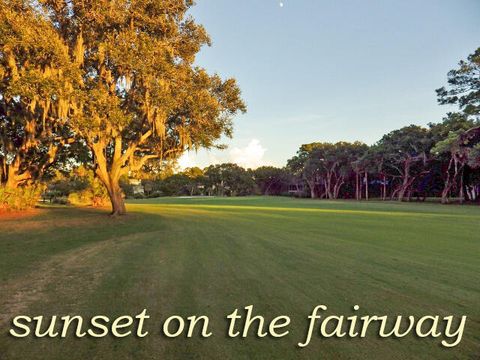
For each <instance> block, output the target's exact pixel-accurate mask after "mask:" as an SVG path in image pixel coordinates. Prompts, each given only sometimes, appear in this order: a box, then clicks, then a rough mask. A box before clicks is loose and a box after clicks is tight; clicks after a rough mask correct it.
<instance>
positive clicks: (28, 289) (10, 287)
mask: <svg viewBox="0 0 480 360" xmlns="http://www.w3.org/2000/svg"><path fill="white" fill-rule="evenodd" d="M135 238H136V236H135V235H133V236H128V237H125V238H118V239H111V240H106V241H102V242H98V243H94V244H90V245H87V246H84V247H82V248H80V249H75V250H73V251H69V252H67V253H63V254H60V255H56V256H54V257H52V258H51V259H49V260H47V261H46V262H44V263H42V264H40V265H39V266H38V267H37V268H36V269H35V270H34V271H32V272H31V273H29V274H27V275H25V276H23V277H21V278H15V279H12V280H11V281H7V282H6V283H4V284H1V285H0V294H1V297H0V308H1V309H2V312H1V314H0V325H4V324H6V323H8V322H9V321H11V319H12V318H13V317H14V316H16V315H20V314H21V313H22V312H23V311H25V310H26V309H28V308H29V307H30V306H31V305H33V304H34V303H36V302H48V301H49V299H51V298H52V297H54V296H57V297H58V296H62V298H66V299H71V301H72V302H75V301H77V299H78V293H79V292H81V293H82V297H84V298H88V293H89V292H92V291H94V290H95V288H96V286H98V284H99V282H100V281H101V279H102V277H103V276H104V275H105V274H106V273H108V270H109V269H110V268H111V267H112V266H114V264H115V259H118V258H119V257H118V256H117V257H115V255H116V253H118V251H122V249H124V248H126V247H127V246H128V245H129V244H131V241H130V240H135ZM85 295H87V296H85ZM72 305H75V304H73V303H72Z"/></svg>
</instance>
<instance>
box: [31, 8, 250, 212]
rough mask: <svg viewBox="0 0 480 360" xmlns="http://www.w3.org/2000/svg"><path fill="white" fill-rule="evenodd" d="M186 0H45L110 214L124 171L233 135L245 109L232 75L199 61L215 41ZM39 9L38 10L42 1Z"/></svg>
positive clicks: (72, 118) (74, 116) (74, 121)
mask: <svg viewBox="0 0 480 360" xmlns="http://www.w3.org/2000/svg"><path fill="white" fill-rule="evenodd" d="M192 4H193V2H192V1H190V0H182V1H179V0H165V1H156V0H141V1H135V2H131V1H127V0H123V1H122V0H120V1H115V2H109V3H108V4H106V3H105V2H104V1H101V0H91V1H87V2H85V1H80V0H72V1H66V0H40V1H39V2H38V3H37V4H36V5H35V8H40V7H42V8H41V11H42V13H43V14H46V15H47V16H48V19H49V22H50V24H51V27H52V28H53V29H55V31H56V33H57V34H58V36H59V37H61V38H62V40H63V42H64V43H65V44H66V45H67V46H68V53H69V54H71V57H72V59H73V62H74V64H75V65H76V67H77V68H78V69H79V71H80V72H81V80H82V81H81V85H80V86H78V87H77V89H76V90H77V102H76V103H75V104H74V106H73V108H72V110H71V111H70V112H69V117H68V118H69V126H70V127H71V129H72V130H73V131H74V132H75V133H76V134H77V135H78V136H80V137H81V138H82V140H83V141H84V142H85V144H86V145H87V146H88V147H89V149H90V151H91V155H92V161H93V163H94V165H95V172H96V175H97V176H98V177H99V179H100V180H101V181H102V182H103V184H104V185H105V187H106V188H107V190H108V193H109V196H110V199H111V203H112V213H113V214H124V213H125V212H126V211H125V205H124V201H123V198H122V192H121V188H120V185H119V179H120V177H121V176H122V175H124V174H128V173H129V172H130V171H137V170H139V169H141V168H142V167H143V166H144V165H145V164H146V163H147V162H148V161H150V160H152V159H160V160H165V159H174V158H176V157H178V156H179V155H180V154H181V153H182V152H183V151H184V150H185V149H187V148H198V147H206V148H209V147H212V146H215V141H216V140H217V139H219V138H220V136H221V135H227V136H230V135H231V130H232V123H231V118H232V116H233V115H234V114H236V113H237V112H238V111H245V105H244V103H243V102H242V100H241V98H240V90H239V88H238V87H237V85H236V83H235V81H234V80H233V79H228V80H225V81H224V80H222V79H221V78H220V77H219V76H217V75H209V74H207V72H206V71H205V70H204V69H202V68H199V67H196V66H194V60H195V55H196V54H197V53H198V51H199V50H200V49H201V47H202V46H203V45H207V44H209V38H208V35H207V34H206V32H205V30H204V28H203V27H202V26H200V25H198V24H196V23H195V22H194V20H193V19H192V18H191V17H190V16H188V14H187V12H188V10H189V8H190V6H192ZM39 11H40V9H39Z"/></svg>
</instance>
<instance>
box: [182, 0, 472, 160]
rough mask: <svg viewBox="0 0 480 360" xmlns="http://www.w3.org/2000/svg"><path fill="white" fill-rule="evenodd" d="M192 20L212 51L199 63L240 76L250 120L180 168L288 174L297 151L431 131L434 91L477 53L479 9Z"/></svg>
mask: <svg viewBox="0 0 480 360" xmlns="http://www.w3.org/2000/svg"><path fill="white" fill-rule="evenodd" d="M191 13H192V15H193V16H194V17H195V19H196V20H197V22H199V23H201V24H203V25H204V26H205V27H206V29H207V31H208V33H209V34H210V36H211V38H212V41H213V46H212V47H206V48H203V49H202V51H201V53H200V54H199V56H198V58H197V63H198V64H199V65H201V66H203V67H205V68H207V69H208V70H209V71H210V72H217V73H219V74H220V75H222V76H224V77H235V78H236V79H237V81H238V83H239V85H240V87H241V89H242V92H243V98H244V99H245V101H246V103H247V106H248V113H247V114H246V115H240V116H237V117H236V118H235V132H234V137H233V139H224V140H223V141H222V143H225V144H227V145H228V146H229V148H228V149H227V150H224V151H217V150H213V151H204V150H201V151H199V152H198V153H197V154H188V155H186V156H184V157H183V159H181V162H180V163H181V165H182V166H184V167H185V166H194V165H196V166H200V167H203V166H206V165H209V164H210V163H218V162H228V161H230V162H237V163H240V164H241V165H244V166H252V167H256V166H259V165H264V164H268V165H275V166H283V165H285V163H286V161H287V159H289V158H290V157H292V156H293V155H294V154H295V152H296V151H297V149H298V147H299V146H300V145H301V144H304V143H309V142H313V141H332V142H335V141H339V140H347V141H354V140H360V141H364V142H366V143H368V144H372V143H374V142H376V141H377V140H378V139H379V138H380V137H381V136H382V135H383V134H384V133H386V132H389V131H391V130H394V129H396V128H399V127H401V126H404V125H409V124H412V123H413V124H419V125H426V124H427V123H429V122H438V121H440V120H441V119H442V117H443V116H444V114H445V113H446V112H447V111H448V110H449V109H448V108H446V107H444V106H439V105H437V102H436V95H435V89H436V88H438V87H441V86H443V85H444V84H445V83H446V74H447V72H448V71H449V70H450V69H452V68H454V67H455V66H456V64H457V63H458V61H459V60H460V59H463V58H466V56H468V54H470V53H472V52H473V51H474V49H476V48H477V47H479V46H480V21H479V19H480V1H479V0H455V1H452V0H401V1H400V0H335V1H333V0H284V1H283V7H282V6H280V1H276V0H238V1H231V0H198V1H197V4H196V6H195V7H194V8H193V9H192V11H191Z"/></svg>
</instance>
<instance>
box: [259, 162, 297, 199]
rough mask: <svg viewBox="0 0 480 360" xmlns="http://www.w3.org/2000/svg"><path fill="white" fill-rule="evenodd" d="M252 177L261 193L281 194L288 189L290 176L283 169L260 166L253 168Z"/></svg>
mask: <svg viewBox="0 0 480 360" xmlns="http://www.w3.org/2000/svg"><path fill="white" fill-rule="evenodd" d="M253 177H254V180H255V183H256V184H257V187H258V189H259V190H260V192H261V193H262V194H263V195H267V196H268V195H281V194H282V193H283V192H285V191H286V190H287V189H288V185H289V180H290V176H289V174H288V173H287V171H286V170H285V169H280V168H276V167H273V166H262V167H259V168H257V169H255V170H253Z"/></svg>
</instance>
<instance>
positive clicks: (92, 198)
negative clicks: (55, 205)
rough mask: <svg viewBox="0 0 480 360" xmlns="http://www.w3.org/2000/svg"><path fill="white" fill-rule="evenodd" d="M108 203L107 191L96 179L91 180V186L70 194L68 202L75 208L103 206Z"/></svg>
mask: <svg viewBox="0 0 480 360" xmlns="http://www.w3.org/2000/svg"><path fill="white" fill-rule="evenodd" d="M108 201H109V197H108V193H107V189H106V188H105V186H103V184H102V183H100V181H99V180H98V179H96V178H95V179H93V180H92V182H91V185H90V186H89V187H88V188H86V189H84V190H80V191H75V192H71V193H70V194H69V195H68V202H69V203H70V204H72V205H77V206H104V205H107V204H108Z"/></svg>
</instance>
